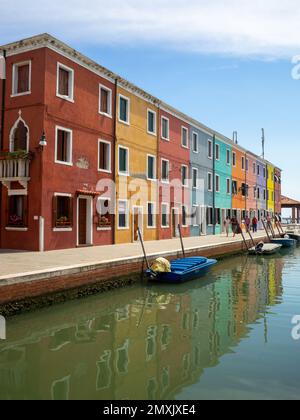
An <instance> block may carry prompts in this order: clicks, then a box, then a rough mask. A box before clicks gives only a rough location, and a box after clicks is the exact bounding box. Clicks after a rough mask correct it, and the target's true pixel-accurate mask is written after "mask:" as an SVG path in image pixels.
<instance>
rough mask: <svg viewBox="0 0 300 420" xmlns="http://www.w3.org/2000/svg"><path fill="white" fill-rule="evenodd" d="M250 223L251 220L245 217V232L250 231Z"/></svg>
mask: <svg viewBox="0 0 300 420" xmlns="http://www.w3.org/2000/svg"><path fill="white" fill-rule="evenodd" d="M250 223H251V220H250V218H249V216H246V217H245V226H246V230H247V232H249V231H250Z"/></svg>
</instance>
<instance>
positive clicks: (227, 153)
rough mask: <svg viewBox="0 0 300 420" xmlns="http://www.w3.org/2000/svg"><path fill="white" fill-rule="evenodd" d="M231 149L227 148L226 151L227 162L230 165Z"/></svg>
mask: <svg viewBox="0 0 300 420" xmlns="http://www.w3.org/2000/svg"><path fill="white" fill-rule="evenodd" d="M230 154H231V153H230V150H228V149H227V151H226V163H227V165H230Z"/></svg>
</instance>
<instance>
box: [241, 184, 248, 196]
mask: <svg viewBox="0 0 300 420" xmlns="http://www.w3.org/2000/svg"><path fill="white" fill-rule="evenodd" d="M241 188H242V196H243V197H246V195H247V185H246V184H244V183H242V187H241Z"/></svg>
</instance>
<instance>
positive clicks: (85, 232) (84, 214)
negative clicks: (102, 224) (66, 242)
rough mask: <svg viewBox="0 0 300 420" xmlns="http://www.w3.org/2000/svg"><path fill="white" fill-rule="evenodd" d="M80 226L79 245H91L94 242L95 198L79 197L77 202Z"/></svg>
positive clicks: (78, 229) (78, 231) (78, 233)
mask: <svg viewBox="0 0 300 420" xmlns="http://www.w3.org/2000/svg"><path fill="white" fill-rule="evenodd" d="M77 214H78V222H77V224H78V228H77V245H78V246H89V245H92V244H93V223H92V220H93V198H92V197H84V196H81V197H78V202H77Z"/></svg>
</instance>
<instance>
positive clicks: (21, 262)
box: [0, 232, 267, 316]
mask: <svg viewBox="0 0 300 420" xmlns="http://www.w3.org/2000/svg"><path fill="white" fill-rule="evenodd" d="M254 238H255V240H256V241H258V240H265V241H266V240H267V238H266V237H265V234H263V233H262V232H259V233H257V234H255V235H254ZM184 245H185V250H186V256H187V257H191V256H199V255H202V256H205V257H214V258H222V257H226V256H230V255H232V254H238V253H240V252H242V251H243V250H244V249H245V244H244V243H243V240H242V238H241V237H240V236H238V237H236V238H232V237H230V238H227V237H226V236H225V235H216V236H205V237H204V236H203V237H192V238H185V239H184ZM249 245H251V242H250V240H249ZM146 250H147V254H148V256H149V259H150V260H154V259H155V258H158V257H165V258H167V259H174V258H178V257H180V256H181V255H182V254H181V252H182V251H181V246H180V242H179V239H172V240H165V241H151V242H146ZM0 267H1V271H0V314H2V315H5V316H9V315H13V314H15V313H18V312H23V311H26V310H32V309H35V308H40V307H43V306H49V305H52V304H54V303H59V302H64V301H66V300H69V299H75V298H78V297H83V296H88V295H91V294H95V293H100V292H104V291H106V290H110V289H113V288H119V287H123V286H125V285H129V284H132V283H135V282H138V281H141V279H142V273H143V271H144V269H145V268H146V267H145V262H144V258H143V254H142V250H141V247H140V244H138V243H134V244H122V245H111V246H106V247H91V248H77V249H69V250H61V251H50V252H45V253H37V252H11V251H2V252H1V253H0Z"/></svg>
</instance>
